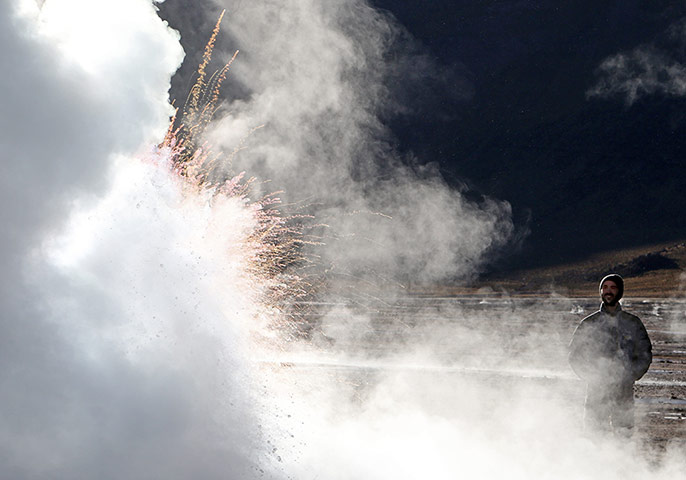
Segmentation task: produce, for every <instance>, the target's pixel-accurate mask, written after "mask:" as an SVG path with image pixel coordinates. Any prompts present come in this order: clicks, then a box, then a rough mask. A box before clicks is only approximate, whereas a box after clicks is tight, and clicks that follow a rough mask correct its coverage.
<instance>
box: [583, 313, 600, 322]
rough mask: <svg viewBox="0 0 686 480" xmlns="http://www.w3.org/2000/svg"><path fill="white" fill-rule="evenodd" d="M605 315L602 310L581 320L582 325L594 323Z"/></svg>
mask: <svg viewBox="0 0 686 480" xmlns="http://www.w3.org/2000/svg"><path fill="white" fill-rule="evenodd" d="M602 314H603V312H602V310H597V311H595V312H593V313H592V314H590V315H587V316H585V317H584V318H582V319H581V323H594V322H595V321H596V320H598V318H599V317H600V316H601V315H602Z"/></svg>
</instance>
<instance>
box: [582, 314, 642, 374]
mask: <svg viewBox="0 0 686 480" xmlns="http://www.w3.org/2000/svg"><path fill="white" fill-rule="evenodd" d="M652 360H653V354H652V345H651V343H650V338H649V337H648V332H646V329H645V326H644V325H643V323H642V322H641V320H640V319H639V318H638V317H637V316H636V315H632V314H630V313H628V312H625V311H623V310H622V309H621V307H620V305H619V304H618V305H617V310H615V313H614V314H611V313H610V312H609V311H607V309H606V307H605V305H601V307H600V310H598V311H597V312H595V313H593V314H591V315H589V316H588V317H586V318H584V319H583V320H582V321H581V323H580V324H579V326H578V327H577V328H576V331H575V332H574V336H573V337H572V342H571V344H570V345H569V364H570V365H571V367H572V369H573V370H574V372H576V374H577V375H578V376H579V377H580V378H582V379H584V380H586V381H587V382H588V383H589V384H591V385H593V384H596V385H620V384H625V385H626V384H628V383H633V382H635V381H636V380H638V379H639V378H641V377H642V376H643V374H644V373H646V371H648V367H649V366H650V362H652Z"/></svg>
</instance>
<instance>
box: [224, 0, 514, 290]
mask: <svg viewBox="0 0 686 480" xmlns="http://www.w3.org/2000/svg"><path fill="white" fill-rule="evenodd" d="M217 3H218V4H220V5H222V6H223V7H225V8H226V9H227V15H226V21H225V26H224V30H223V32H224V34H226V35H228V36H229V38H231V45H232V47H234V48H236V49H239V50H240V51H241V53H240V55H239V57H238V61H237V62H236V63H235V64H234V67H233V68H232V72H231V78H232V79H234V80H236V81H238V82H240V83H241V85H242V87H243V88H245V89H246V90H247V91H248V92H249V93H248V94H246V95H244V98H243V99H239V100H235V101H232V102H231V103H230V104H229V105H228V107H227V111H228V112H229V113H228V114H227V115H225V116H224V117H223V118H222V119H221V121H219V122H217V124H216V125H215V127H214V132H213V134H212V135H211V139H212V142H211V143H212V144H214V145H223V146H224V148H225V149H226V150H231V149H233V148H235V147H236V146H237V145H239V144H240V143H241V141H242V140H243V139H244V138H245V137H248V138H247V141H246V143H245V145H246V147H247V148H246V149H245V150H243V151H241V152H240V153H239V154H238V155H237V156H236V157H235V158H234V159H233V162H234V168H237V169H247V170H249V171H250V172H251V173H252V174H255V175H259V177H260V178H261V179H263V180H269V181H270V182H271V183H270V184H269V186H268V187H267V188H273V189H279V190H280V189H283V190H285V194H284V195H285V196H286V198H287V199H288V201H292V202H300V203H304V204H309V205H310V208H309V211H313V213H314V214H315V216H316V217H317V219H318V220H319V221H320V222H324V223H326V224H328V225H330V226H331V230H330V231H328V232H327V233H328V234H329V235H330V236H332V237H336V238H337V239H338V240H335V241H334V240H331V239H328V240H326V243H327V244H328V248H319V249H317V254H318V255H322V257H323V261H324V263H326V264H332V265H333V266H334V272H335V271H337V270H338V271H341V272H344V273H348V274H353V275H359V274H361V273H363V272H375V273H377V274H379V275H383V276H390V277H395V278H403V279H406V280H407V279H412V280H413V281H420V282H421V281H436V280H444V279H451V278H452V279H455V278H457V279H465V278H469V277H470V276H471V275H473V274H474V273H475V272H476V271H478V269H479V268H480V267H481V266H482V264H483V262H484V261H485V260H486V257H487V255H488V253H489V252H490V253H492V252H493V251H494V250H496V249H497V248H498V247H500V246H502V245H503V244H504V243H505V242H506V241H507V240H508V238H509V237H510V234H511V233H512V222H511V220H510V213H511V212H510V206H509V204H507V203H506V202H499V201H495V200H485V201H484V202H482V204H480V205H477V204H475V203H472V202H470V201H467V200H466V199H465V197H464V196H463V194H462V192H460V191H459V189H451V188H450V187H449V186H448V185H447V184H446V183H445V182H444V181H443V179H442V178H441V176H440V174H439V173H438V171H437V169H436V168H434V166H432V165H430V166H423V167H420V166H418V165H416V161H415V160H414V159H405V160H404V161H403V160H402V159H401V158H399V155H398V153H397V152H395V151H394V150H393V148H392V146H391V142H390V138H389V136H390V133H389V132H388V131H387V129H386V127H385V126H384V125H383V123H382V121H381V120H380V118H381V116H383V115H385V114H388V113H389V112H393V111H398V110H401V109H402V108H403V106H402V105H398V104H396V103H394V102H395V99H394V98H393V97H392V95H391V93H390V90H391V87H394V86H392V85H389V82H391V81H395V80H398V79H400V81H402V79H403V70H406V74H407V77H411V78H416V76H417V73H416V72H411V70H410V69H411V68H414V66H415V64H413V63H412V61H411V58H410V59H408V58H407V56H408V54H407V53H401V54H399V53H398V52H397V51H396V50H394V48H396V47H397V45H395V44H394V42H395V41H396V40H398V38H399V37H401V36H402V38H403V39H407V34H405V33H404V32H403V30H402V27H401V26H400V25H398V24H397V22H395V21H394V19H393V18H392V17H391V16H390V15H388V14H385V13H383V12H381V11H379V10H377V9H374V8H372V7H371V6H369V5H368V4H367V3H366V2H365V1H361V0H345V1H339V2H318V1H313V0H286V1H268V0H260V1H254V2H238V3H235V2H228V1H227V2H221V1H218V2H217ZM396 55H404V56H403V57H402V58H401V59H400V60H397V61H396V60H393V57H394V56H396ZM425 60H426V59H424V58H422V59H421V61H419V62H418V64H420V65H422V66H424V67H427V68H429V66H427V63H426V61H425ZM427 75H432V76H433V75H436V73H435V71H433V70H432V71H430V72H427ZM391 78H393V79H395V80H391ZM457 88H462V89H464V88H466V87H464V84H463V83H462V84H459V83H458V87H457ZM449 95H450V96H453V95H455V92H450V93H449ZM259 125H264V128H262V129H260V130H258V131H256V132H254V133H253V134H251V135H250V134H249V132H250V131H251V129H253V128H254V127H256V126H259ZM427 160H430V161H437V160H439V159H427Z"/></svg>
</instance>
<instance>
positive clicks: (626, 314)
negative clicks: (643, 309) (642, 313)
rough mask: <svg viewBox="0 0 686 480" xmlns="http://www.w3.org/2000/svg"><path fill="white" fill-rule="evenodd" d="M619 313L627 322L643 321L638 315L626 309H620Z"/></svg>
mask: <svg viewBox="0 0 686 480" xmlns="http://www.w3.org/2000/svg"><path fill="white" fill-rule="evenodd" d="M621 314H622V317H623V318H624V319H625V320H627V321H629V322H633V323H636V322H638V323H643V322H641V319H640V318H639V317H638V315H634V314H633V313H629V312H627V311H626V310H622V312H621Z"/></svg>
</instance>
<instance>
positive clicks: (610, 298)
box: [600, 280, 619, 307]
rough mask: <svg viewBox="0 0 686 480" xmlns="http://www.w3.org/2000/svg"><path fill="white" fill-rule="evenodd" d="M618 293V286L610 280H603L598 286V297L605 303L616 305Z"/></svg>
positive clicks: (611, 305)
mask: <svg viewBox="0 0 686 480" xmlns="http://www.w3.org/2000/svg"><path fill="white" fill-rule="evenodd" d="M618 293H619V287H617V284H616V283H615V282H613V281H612V280H605V281H604V282H603V284H602V286H601V287H600V297H601V298H602V299H603V303H604V304H605V305H609V306H610V307H614V306H615V305H617V294H618Z"/></svg>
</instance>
